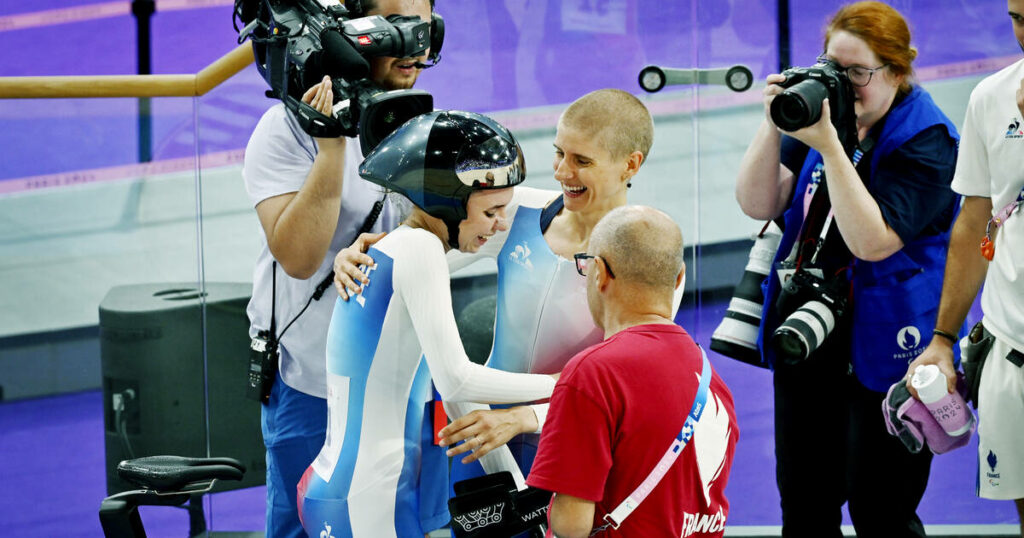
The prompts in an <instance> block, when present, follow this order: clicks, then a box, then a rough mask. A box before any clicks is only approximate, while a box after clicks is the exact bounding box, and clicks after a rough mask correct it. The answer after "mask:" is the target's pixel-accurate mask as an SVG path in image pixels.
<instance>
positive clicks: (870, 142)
mask: <svg viewBox="0 0 1024 538" xmlns="http://www.w3.org/2000/svg"><path fill="white" fill-rule="evenodd" d="M874 145H875V142H874V139H872V138H870V137H868V138H865V139H864V140H861V141H860V144H859V145H858V146H857V148H856V149H855V150H854V151H853V155H851V156H850V162H851V163H853V168H854V170H856V169H857V165H859V164H860V161H861V159H862V158H863V157H864V154H865V152H867V151H871V149H872V148H873V147H874ZM822 164H823V165H824V160H823V161H822ZM858 174H859V173H858ZM822 189H826V190H827V186H826V184H825V170H824V168H822V170H821V179H820V180H819V181H818V183H814V182H809V183H808V184H807V191H806V192H805V194H804V217H803V222H802V223H801V224H800V226H801V228H800V232H799V233H798V234H797V237H796V241H795V242H794V243H793V248H792V249H791V250H790V252H789V256H788V257H787V258H786V260H787V261H790V262H795V261H796V259H797V255H798V253H799V252H800V248H801V247H802V245H803V243H804V242H803V241H801V239H800V238H801V237H803V235H804V234H805V233H807V232H808V231H809V230H806V229H805V228H806V226H807V217H808V216H809V212H810V208H811V202H812V201H813V200H814V197H815V195H817V194H818V192H819V191H821V190H822ZM826 203H829V208H828V214H827V215H826V216H825V223H824V225H822V227H821V233H819V234H818V240H817V241H816V242H815V245H814V253H813V254H812V255H811V259H810V263H811V264H813V263H815V262H816V261H817V259H818V253H820V252H821V247H822V246H824V245H825V237H826V236H827V235H828V232H829V229H830V228H831V227H832V221H833V219H834V214H833V213H832V207H831V205H832V204H831V201H829V200H826Z"/></svg>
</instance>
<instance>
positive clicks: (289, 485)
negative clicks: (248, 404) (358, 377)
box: [262, 375, 327, 538]
mask: <svg viewBox="0 0 1024 538" xmlns="http://www.w3.org/2000/svg"><path fill="white" fill-rule="evenodd" d="M262 426H263V442H264V444H265V445H266V446H267V530H266V533H267V538H301V537H305V536H306V533H305V531H303V529H302V523H300V522H299V511H298V507H297V506H296V502H295V497H296V492H295V488H296V486H298V484H299V479H300V478H302V473H304V472H305V471H306V468H307V467H309V464H310V463H312V462H313V459H314V458H316V456H317V454H319V453H320V449H321V448H322V447H323V445H324V438H325V437H326V434H327V400H325V399H323V398H317V397H316V396H310V395H309V394H306V393H304V392H300V391H297V390H295V389H293V388H291V387H289V386H288V385H286V384H285V383H284V381H283V380H282V379H281V376H280V375H278V377H277V379H275V380H274V387H273V389H272V390H271V392H270V402H269V403H267V404H266V405H264V406H263V413H262Z"/></svg>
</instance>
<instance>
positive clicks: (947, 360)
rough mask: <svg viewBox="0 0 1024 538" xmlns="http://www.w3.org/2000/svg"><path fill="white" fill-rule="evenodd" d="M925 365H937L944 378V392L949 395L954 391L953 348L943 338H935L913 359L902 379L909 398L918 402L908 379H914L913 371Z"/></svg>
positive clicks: (915, 391) (915, 392)
mask: <svg viewBox="0 0 1024 538" xmlns="http://www.w3.org/2000/svg"><path fill="white" fill-rule="evenodd" d="M926 364H935V365H938V367H939V371H940V372H942V374H943V375H945V376H946V390H947V391H948V392H950V393H952V392H953V391H954V390H956V369H954V368H953V347H952V345H951V344H950V342H949V341H947V340H946V339H945V338H943V337H941V336H936V337H934V338H932V341H931V343H929V344H928V347H926V348H924V351H923V352H922V353H921V354H920V355H918V357H917V358H916V359H914V362H911V363H910V366H908V367H907V375H906V377H905V378H904V379H905V381H906V383H907V390H909V391H910V395H911V396H913V397H914V398H917V399H919V400H920V398H918V396H917V390H916V389H914V387H912V386H911V385H910V378H912V377H914V370H917V367H918V366H924V365H926Z"/></svg>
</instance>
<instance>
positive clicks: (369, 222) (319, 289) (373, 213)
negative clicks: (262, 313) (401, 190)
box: [270, 193, 387, 342]
mask: <svg viewBox="0 0 1024 538" xmlns="http://www.w3.org/2000/svg"><path fill="white" fill-rule="evenodd" d="M386 200H387V193H385V194H384V195H382V196H381V197H380V200H377V201H376V202H374V203H373V207H372V208H371V209H370V213H369V214H368V215H366V219H364V220H363V225H362V226H361V227H360V228H359V231H357V232H356V235H355V237H353V238H352V240H351V241H349V244H352V243H353V242H355V240H356V239H358V238H359V236H360V235H362V234H364V233H366V232H369V231H370V229H372V228H373V225H374V224H376V223H377V219H378V218H380V213H381V211H382V210H383V209H384V202H385V201H386ZM276 267H277V261H276V260H275V261H274V268H275V270H274V273H276V272H277V271H276ZM273 282H274V279H273V277H271V289H273V288H274V284H273ZM332 282H334V271H333V270H332V271H331V272H329V273H327V276H326V277H324V279H323V280H321V281H320V283H319V284H317V285H316V288H315V289H314V290H313V294H312V295H310V296H309V300H307V301H306V305H305V306H303V307H302V310H299V313H298V314H295V317H293V318H292V320H291V321H289V322H288V325H285V327H284V329H282V330H281V334H280V335H277V336H275V337H274V338H275V339H276V341H277V342H280V341H281V339H282V338H284V333H285V332H287V331H288V328H289V327H291V326H292V324H293V323H295V322H296V321H297V320H298V319H299V317H300V316H302V314H305V313H306V310H307V309H308V308H309V305H311V304H313V301H319V300H320V298H321V297H323V296H324V292H325V291H327V288H329V287H331V283H332ZM274 295H276V293H274ZM270 333H271V336H273V335H274V297H271V299H270Z"/></svg>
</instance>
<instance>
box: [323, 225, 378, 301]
mask: <svg viewBox="0 0 1024 538" xmlns="http://www.w3.org/2000/svg"><path fill="white" fill-rule="evenodd" d="M385 235H387V233H385V232H381V233H376V234H359V237H357V238H356V240H355V242H353V243H352V244H351V245H349V246H347V247H345V248H343V249H341V251H340V252H338V255H337V256H335V257H334V289H336V290H338V295H340V296H341V298H342V299H344V300H346V301H347V300H348V298H349V296H352V295H356V294H358V293H361V292H362V291H363V286H365V285H367V284H369V283H370V278H369V277H368V276H366V273H364V272H363V271H362V270H361V269H360V268H359V267H360V266H370V265H373V263H374V262H373V258H371V257H370V256H368V255H366V254H365V252H366V251H367V250H369V249H370V246H371V245H373V244H374V243H376V242H377V241H380V240H381V239H383V238H384V236H385ZM356 281H359V282H361V283H362V284H357V283H356Z"/></svg>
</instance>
